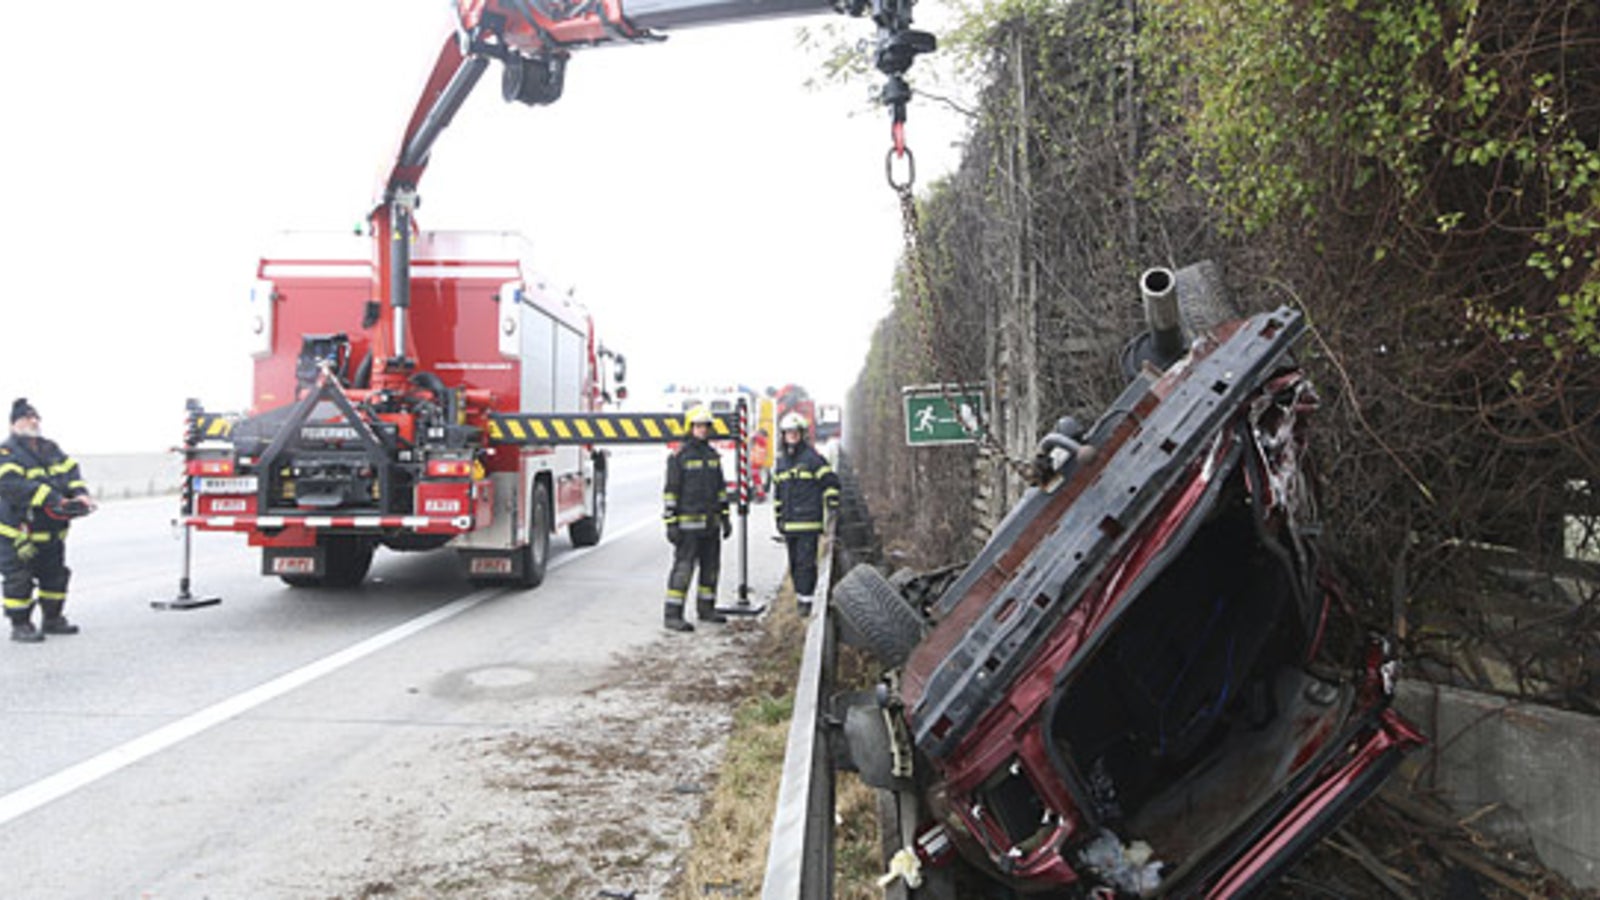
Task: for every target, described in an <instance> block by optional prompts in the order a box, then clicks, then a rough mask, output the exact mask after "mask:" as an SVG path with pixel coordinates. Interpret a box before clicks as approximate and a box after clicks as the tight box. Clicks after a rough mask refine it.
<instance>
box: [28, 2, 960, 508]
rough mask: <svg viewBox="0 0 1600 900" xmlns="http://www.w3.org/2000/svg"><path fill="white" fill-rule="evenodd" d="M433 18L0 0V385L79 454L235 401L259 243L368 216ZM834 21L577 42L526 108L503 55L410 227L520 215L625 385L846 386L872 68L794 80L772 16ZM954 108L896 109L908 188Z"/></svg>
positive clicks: (166, 438)
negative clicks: (551, 99) (842, 81)
mask: <svg viewBox="0 0 1600 900" xmlns="http://www.w3.org/2000/svg"><path fill="white" fill-rule="evenodd" d="M449 9H450V5H449V3H448V2H446V0H337V2H328V0H275V2H272V3H263V4H249V5H245V4H214V5H210V6H203V7H202V6H195V5H193V4H145V3H128V2H125V0H115V2H114V0H92V2H84V3H76V4H72V5H71V6H68V7H63V6H61V5H59V4H39V3H11V4H5V5H4V6H3V8H0V33H4V34H6V35H7V36H8V37H9V38H10V40H8V42H7V44H8V47H7V50H6V52H5V53H3V54H0V86H3V87H0V90H3V91H4V93H3V110H4V112H3V116H4V122H5V126H4V133H5V138H4V140H0V172H3V173H4V175H5V189H4V193H3V194H0V254H3V255H0V263H3V265H0V271H3V272H4V277H5V281H4V287H5V295H4V297H3V298H0V336H3V340H4V349H3V351H0V356H3V359H4V366H3V370H0V398H3V399H4V402H5V405H6V407H7V408H9V406H10V402H11V399H12V398H14V397H16V396H19V395H25V396H27V397H29V398H30V399H31V400H32V401H33V402H34V404H35V405H36V406H37V407H38V408H39V409H40V411H41V413H42V414H43V417H44V427H45V432H46V434H48V435H50V436H52V437H55V438H56V439H57V440H58V441H60V442H61V443H62V444H63V445H64V446H65V447H66V449H67V450H68V452H71V453H78V454H86V453H96V452H113V451H139V450H156V449H161V448H164V447H167V446H170V445H171V444H172V443H174V442H175V441H176V440H177V438H178V436H179V434H180V432H181V425H182V416H183V400H184V398H185V397H189V396H195V397H199V398H200V399H202V400H203V401H204V402H205V403H206V405H207V406H208V408H212V409H219V410H221V409H237V408H240V407H242V406H243V404H244V403H245V402H246V400H247V398H248V381H249V377H250V366H249V357H248V355H247V351H246V350H245V349H244V347H245V326H244V322H245V316H244V309H245V305H246V299H247V296H248V290H249V285H250V283H251V281H252V280H253V278H254V273H255V266H256V262H257V260H258V257H259V254H260V252H261V250H262V248H263V246H264V245H265V242H266V239H267V238H268V237H270V236H271V235H272V234H273V233H274V232H277V231H281V230H344V229H350V228H353V227H355V226H356V225H357V224H359V223H360V222H362V221H363V220H364V218H365V215H366V213H367V211H368V210H369V208H370V205H371V201H372V198H373V190H374V186H375V185H376V183H377V180H378V177H379V176H380V175H381V174H382V173H383V172H384V171H385V170H386V167H387V165H388V162H389V161H390V159H391V158H392V154H393V151H394V148H395V144H396V142H397V141H398V138H399V133H400V129H401V128H402V127H403V125H404V121H405V118H406V116H407V115H408V114H409V112H410V109H411V106H412V104H413V103H414V101H415V98H416V94H417V92H418V89H419V88H420V85H421V81H422V78H423V77H424V76H425V74H426V73H427V71H428V69H429V68H430V67H431V65H432V62H433V58H434V55H435V52H436V51H437V49H438V46H439V44H440V43H441V42H442V40H443V38H444V36H445V35H446V34H447V33H448V29H449V25H450V15H449ZM919 12H920V10H919ZM827 18H829V17H818V18H812V19H791V20H786V21H782V22H774V23H763V24H758V25H727V26H721V27H714V28H704V29H698V30H694V31H683V32H678V33H675V34H674V35H673V36H672V37H671V39H670V40H668V41H667V42H665V43H664V44H660V45H649V46H619V47H615V48H602V49H598V50H589V51H581V52H579V53H577V54H575V56H574V58H573V59H572V61H571V63H570V65H569V67H568V72H567V84H566V92H565V96H564V97H563V98H562V99H561V101H560V102H558V103H557V104H555V105H554V106H550V107H541V108H529V107H525V106H520V105H516V106H511V105H507V104H505V103H504V102H503V101H501V99H500V96H499V68H498V66H497V65H496V66H495V67H493V68H491V70H490V71H489V73H488V74H487V75H486V76H485V78H484V80H483V82H482V83H480V85H479V88H478V91H477V93H476V94H475V95H474V97H473V98H472V100H471V101H469V103H468V104H467V107H466V108H465V109H464V110H463V111H462V113H461V115H459V116H458V117H457V119H456V122H455V124H454V125H453V126H452V128H451V129H449V130H448V131H447V132H446V133H445V135H444V137H443V138H442V139H441V141H440V143H439V144H438V145H437V146H436V148H435V150H434V153H433V161H432V165H431V167H430V169H429V171H428V174H427V175H426V177H425V178H424V180H423V183H422V186H421V191H420V193H421V196H422V201H423V202H422V206H421V209H420V211H419V221H420V224H421V226H422V227H423V228H426V229H454V228H462V229H496V230H499V229H505V230H515V231H520V232H522V233H524V234H526V235H528V236H529V237H530V238H531V239H532V241H533V244H534V248H535V252H536V254H537V255H538V257H539V265H540V266H541V267H542V268H544V269H545V270H546V272H547V274H549V275H551V276H552V277H553V278H555V279H556V280H558V281H561V282H564V283H569V284H572V285H575V286H576V288H577V295H578V297H579V298H580V299H581V300H583V302H584V303H585V304H587V305H588V306H589V308H590V310H591V312H592V313H593V314H594V316H595V318H596V320H597V323H598V325H599V328H600V330H601V334H602V337H603V338H604V339H605V340H606V342H607V343H608V344H609V345H612V346H615V347H617V348H618V349H620V350H622V351H623V352H625V353H626V354H627V355H628V356H629V358H630V381H631V382H632V384H633V386H634V387H635V390H636V393H639V394H651V393H653V391H654V390H655V389H656V388H658V387H659V386H660V385H663V384H666V383H669V382H679V383H683V382H696V381H719V382H721V381H729V382H743V383H746V384H750V385H752V386H754V387H757V388H760V387H765V386H767V385H773V384H782V383H785V382H798V383H801V384H804V385H806V386H807V387H808V388H810V390H811V391H812V393H813V394H815V395H817V396H819V397H822V398H828V399H831V398H842V395H843V393H844V391H845V390H846V389H847V388H848V386H849V385H850V383H851V382H852V381H853V380H854V378H855V376H856V374H857V373H858V371H859V370H860V367H861V364H862V360H863V359H864V356H865V353H866V348H867V346H868V341H869V339H870V335H871V330H872V328H873V326H874V325H875V324H876V323H877V321H878V320H879V319H881V318H882V316H883V315H884V313H885V312H887V310H888V305H889V285H890V280H891V276H892V272H893V266H894V262H895V258H896V254H897V253H898V251H899V248H900V241H901V232H900V222H899V210H898V206H897V204H896V202H895V196H894V194H893V192H892V191H891V190H890V189H889V188H888V187H887V186H886V185H885V183H884V173H883V162H884V159H883V157H884V152H885V150H886V149H887V147H888V142H889V137H888V124H887V118H886V116H887V114H886V113H884V112H883V111H881V110H879V109H875V108H872V107H871V106H870V105H869V103H868V93H869V86H868V85H865V84H857V85H850V86H841V87H834V88H829V89H826V90H822V91H809V90H807V89H806V88H805V87H804V83H805V81H806V79H807V78H808V77H809V76H811V75H813V74H814V72H815V70H816V68H817V66H818V60H817V58H816V57H815V56H812V55H807V54H806V53H805V52H803V51H801V50H800V49H798V47H797V46H796V31H797V29H798V27H799V26H800V25H802V24H808V23H809V24H813V25H819V24H822V23H823V22H824V21H825V20H826V19H827ZM833 18H837V19H838V24H839V25H841V26H843V27H846V28H849V29H852V31H851V33H852V34H855V33H859V34H860V35H861V36H863V37H866V36H869V35H870V34H871V32H872V27H871V25H870V23H868V22H866V21H862V20H848V19H843V18H838V17H833ZM919 24H920V23H919ZM912 75H913V81H914V82H915V80H916V77H915V76H916V72H915V71H913V73H912ZM874 81H876V79H874ZM963 128H964V126H963V123H961V122H960V121H959V120H958V119H957V117H956V116H955V115H954V114H953V113H951V112H949V111H948V110H946V109H944V108H942V107H940V106H939V105H938V104H934V103H929V102H921V101H919V102H918V103H915V104H913V107H912V110H911V114H910V123H909V126H908V134H909V137H910V142H911V145H912V147H913V148H914V149H915V150H916V151H917V160H918V177H919V179H920V182H919V183H921V184H924V185H925V184H926V183H927V182H928V181H929V180H931V179H932V178H933V177H936V176H937V175H938V174H940V173H942V172H945V171H948V170H949V169H950V168H952V167H953V166H954V164H955V161H956V158H957V154H958V150H957V149H956V147H955V144H956V143H957V142H958V141H959V139H960V137H961V134H962V133H963ZM91 480H92V473H91Z"/></svg>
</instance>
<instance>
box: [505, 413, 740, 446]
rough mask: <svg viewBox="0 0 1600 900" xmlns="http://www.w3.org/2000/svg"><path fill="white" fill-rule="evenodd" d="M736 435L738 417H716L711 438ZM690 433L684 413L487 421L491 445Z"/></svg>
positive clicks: (653, 439)
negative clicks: (685, 422) (685, 425)
mask: <svg viewBox="0 0 1600 900" xmlns="http://www.w3.org/2000/svg"><path fill="white" fill-rule="evenodd" d="M738 431H739V417H738V416H737V415H724V416H717V417H716V420H715V421H713V422H712V423H711V437H712V438H713V439H726V438H731V437H734V436H735V435H737V434H738ZM688 433H689V430H688V429H687V428H685V427H684V424H683V413H579V414H570V415H562V414H554V413H547V414H534V413H510V414H507V413H496V414H495V415H492V416H490V417H489V442H490V443H492V444H664V443H666V442H668V441H681V440H683V438H684V436H685V435H687V434H688Z"/></svg>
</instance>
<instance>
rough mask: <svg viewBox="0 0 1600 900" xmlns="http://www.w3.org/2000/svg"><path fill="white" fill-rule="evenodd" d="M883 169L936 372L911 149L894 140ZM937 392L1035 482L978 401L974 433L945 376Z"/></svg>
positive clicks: (981, 439) (932, 309)
mask: <svg viewBox="0 0 1600 900" xmlns="http://www.w3.org/2000/svg"><path fill="white" fill-rule="evenodd" d="M896 137H897V138H898V137H899V136H898V135H897V136H896ZM897 151H899V152H900V153H903V154H904V156H905V158H906V164H907V169H906V171H907V175H906V177H905V178H904V179H903V180H896V178H895V176H894V160H895V156H896V155H897ZM884 168H885V170H886V172H887V173H888V179H889V186H890V187H892V188H894V191H895V193H896V194H899V195H900V226H901V232H902V234H903V236H904V240H905V259H906V266H907V273H906V274H907V282H908V284H909V288H910V291H911V303H912V306H913V308H915V309H916V310H917V321H918V325H919V330H920V331H921V338H922V340H921V343H922V351H923V353H925V354H926V355H927V360H928V368H929V371H935V372H936V371H937V370H938V368H939V357H938V356H936V355H935V354H934V352H933V349H934V348H933V339H934V332H937V331H940V330H942V329H938V328H933V327H932V326H933V325H934V323H933V321H932V320H933V319H934V318H935V317H936V316H937V315H938V310H939V307H938V305H937V304H936V303H934V300H933V292H932V288H931V287H930V285H931V284H932V279H931V278H929V277H928V261H927V258H926V257H924V256H923V255H922V241H921V238H920V235H919V228H918V225H919V222H918V217H917V200H916V195H915V194H914V193H913V191H912V184H913V183H914V182H915V181H916V172H917V169H916V162H915V160H914V159H913V158H912V156H911V151H910V150H909V149H907V148H906V147H905V145H904V143H903V142H902V141H901V140H898V139H897V140H896V146H895V147H893V148H891V149H890V150H889V156H888V158H887V159H886V160H885V161H884ZM939 393H940V395H941V396H942V398H943V399H944V403H945V406H946V407H947V408H948V409H949V410H950V412H952V413H954V414H955V417H956V422H957V423H958V424H959V425H960V426H961V430H962V431H964V432H966V433H967V434H968V435H970V436H972V437H974V438H975V440H976V441H977V443H979V444H980V445H982V446H983V447H984V448H986V449H987V450H988V451H989V452H990V453H992V454H993V455H995V456H997V457H999V459H1000V461H1001V463H1002V464H1003V465H1006V466H1008V467H1010V469H1011V470H1012V471H1013V472H1015V473H1016V475H1017V477H1018V478H1021V479H1022V481H1023V482H1024V483H1025V484H1028V485H1037V484H1038V483H1039V476H1038V470H1037V467H1035V466H1034V465H1033V464H1032V463H1031V462H1026V461H1024V460H1019V459H1017V458H1015V457H1013V456H1012V455H1011V454H1010V453H1007V452H1006V448H1005V446H1004V445H1003V444H1001V443H1000V441H999V440H997V439H996V438H995V436H994V432H993V431H991V430H990V428H989V423H988V422H987V421H986V419H985V416H984V413H983V404H981V403H980V404H978V409H977V410H975V414H976V415H977V420H978V427H977V429H976V431H975V432H974V430H973V429H972V428H971V427H969V426H968V425H967V422H966V420H965V419H964V418H962V416H961V414H960V413H959V412H957V410H958V407H957V405H956V402H955V398H954V397H952V396H951V394H950V381H949V380H948V379H945V380H941V381H940V383H939Z"/></svg>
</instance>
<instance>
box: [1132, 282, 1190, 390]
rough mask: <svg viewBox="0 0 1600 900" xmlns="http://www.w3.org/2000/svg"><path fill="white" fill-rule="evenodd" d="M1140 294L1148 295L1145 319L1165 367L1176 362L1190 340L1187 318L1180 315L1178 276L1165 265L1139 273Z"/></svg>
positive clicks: (1158, 355) (1158, 359)
mask: <svg viewBox="0 0 1600 900" xmlns="http://www.w3.org/2000/svg"><path fill="white" fill-rule="evenodd" d="M1139 294H1140V296H1142V297H1143V298H1144V321H1145V326H1146V327H1147V328H1149V330H1150V343H1151V349H1152V350H1153V351H1154V353H1155V357H1156V360H1157V363H1158V364H1159V365H1160V366H1161V367H1162V368H1166V367H1167V366H1170V365H1172V364H1173V363H1174V362H1176V361H1177V359H1178V357H1180V356H1182V355H1183V347H1184V344H1185V343H1186V342H1185V340H1184V335H1183V320H1182V319H1181V318H1180V317H1179V315H1178V279H1177V276H1175V275H1173V274H1172V270H1171V269H1168V268H1163V267H1157V268H1154V269H1147V270H1145V273H1144V274H1143V275H1140V276H1139Z"/></svg>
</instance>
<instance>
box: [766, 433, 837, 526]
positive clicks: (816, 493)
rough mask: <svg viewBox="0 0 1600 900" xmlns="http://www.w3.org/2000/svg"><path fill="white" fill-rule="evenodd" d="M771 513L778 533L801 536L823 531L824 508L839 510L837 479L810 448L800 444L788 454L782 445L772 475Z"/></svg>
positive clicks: (824, 462) (787, 450)
mask: <svg viewBox="0 0 1600 900" xmlns="http://www.w3.org/2000/svg"><path fill="white" fill-rule="evenodd" d="M772 484H773V489H774V491H775V494H774V498H773V511H774V512H776V513H777V515H778V530H779V531H781V532H783V533H784V534H800V533H803V532H807V531H821V530H822V512H823V509H824V508H827V509H829V510H837V509H838V508H839V476H838V475H836V474H834V471H833V467H832V466H830V465H828V461H827V460H825V459H823V458H822V454H820V453H818V452H817V451H816V450H815V449H814V448H813V447H812V446H811V445H810V444H808V443H806V442H804V441H801V442H800V443H799V444H796V445H795V446H794V449H793V450H791V449H790V448H789V445H788V444H784V445H783V452H782V453H781V454H779V456H778V466H777V468H775V469H774V470H773V472H772Z"/></svg>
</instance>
